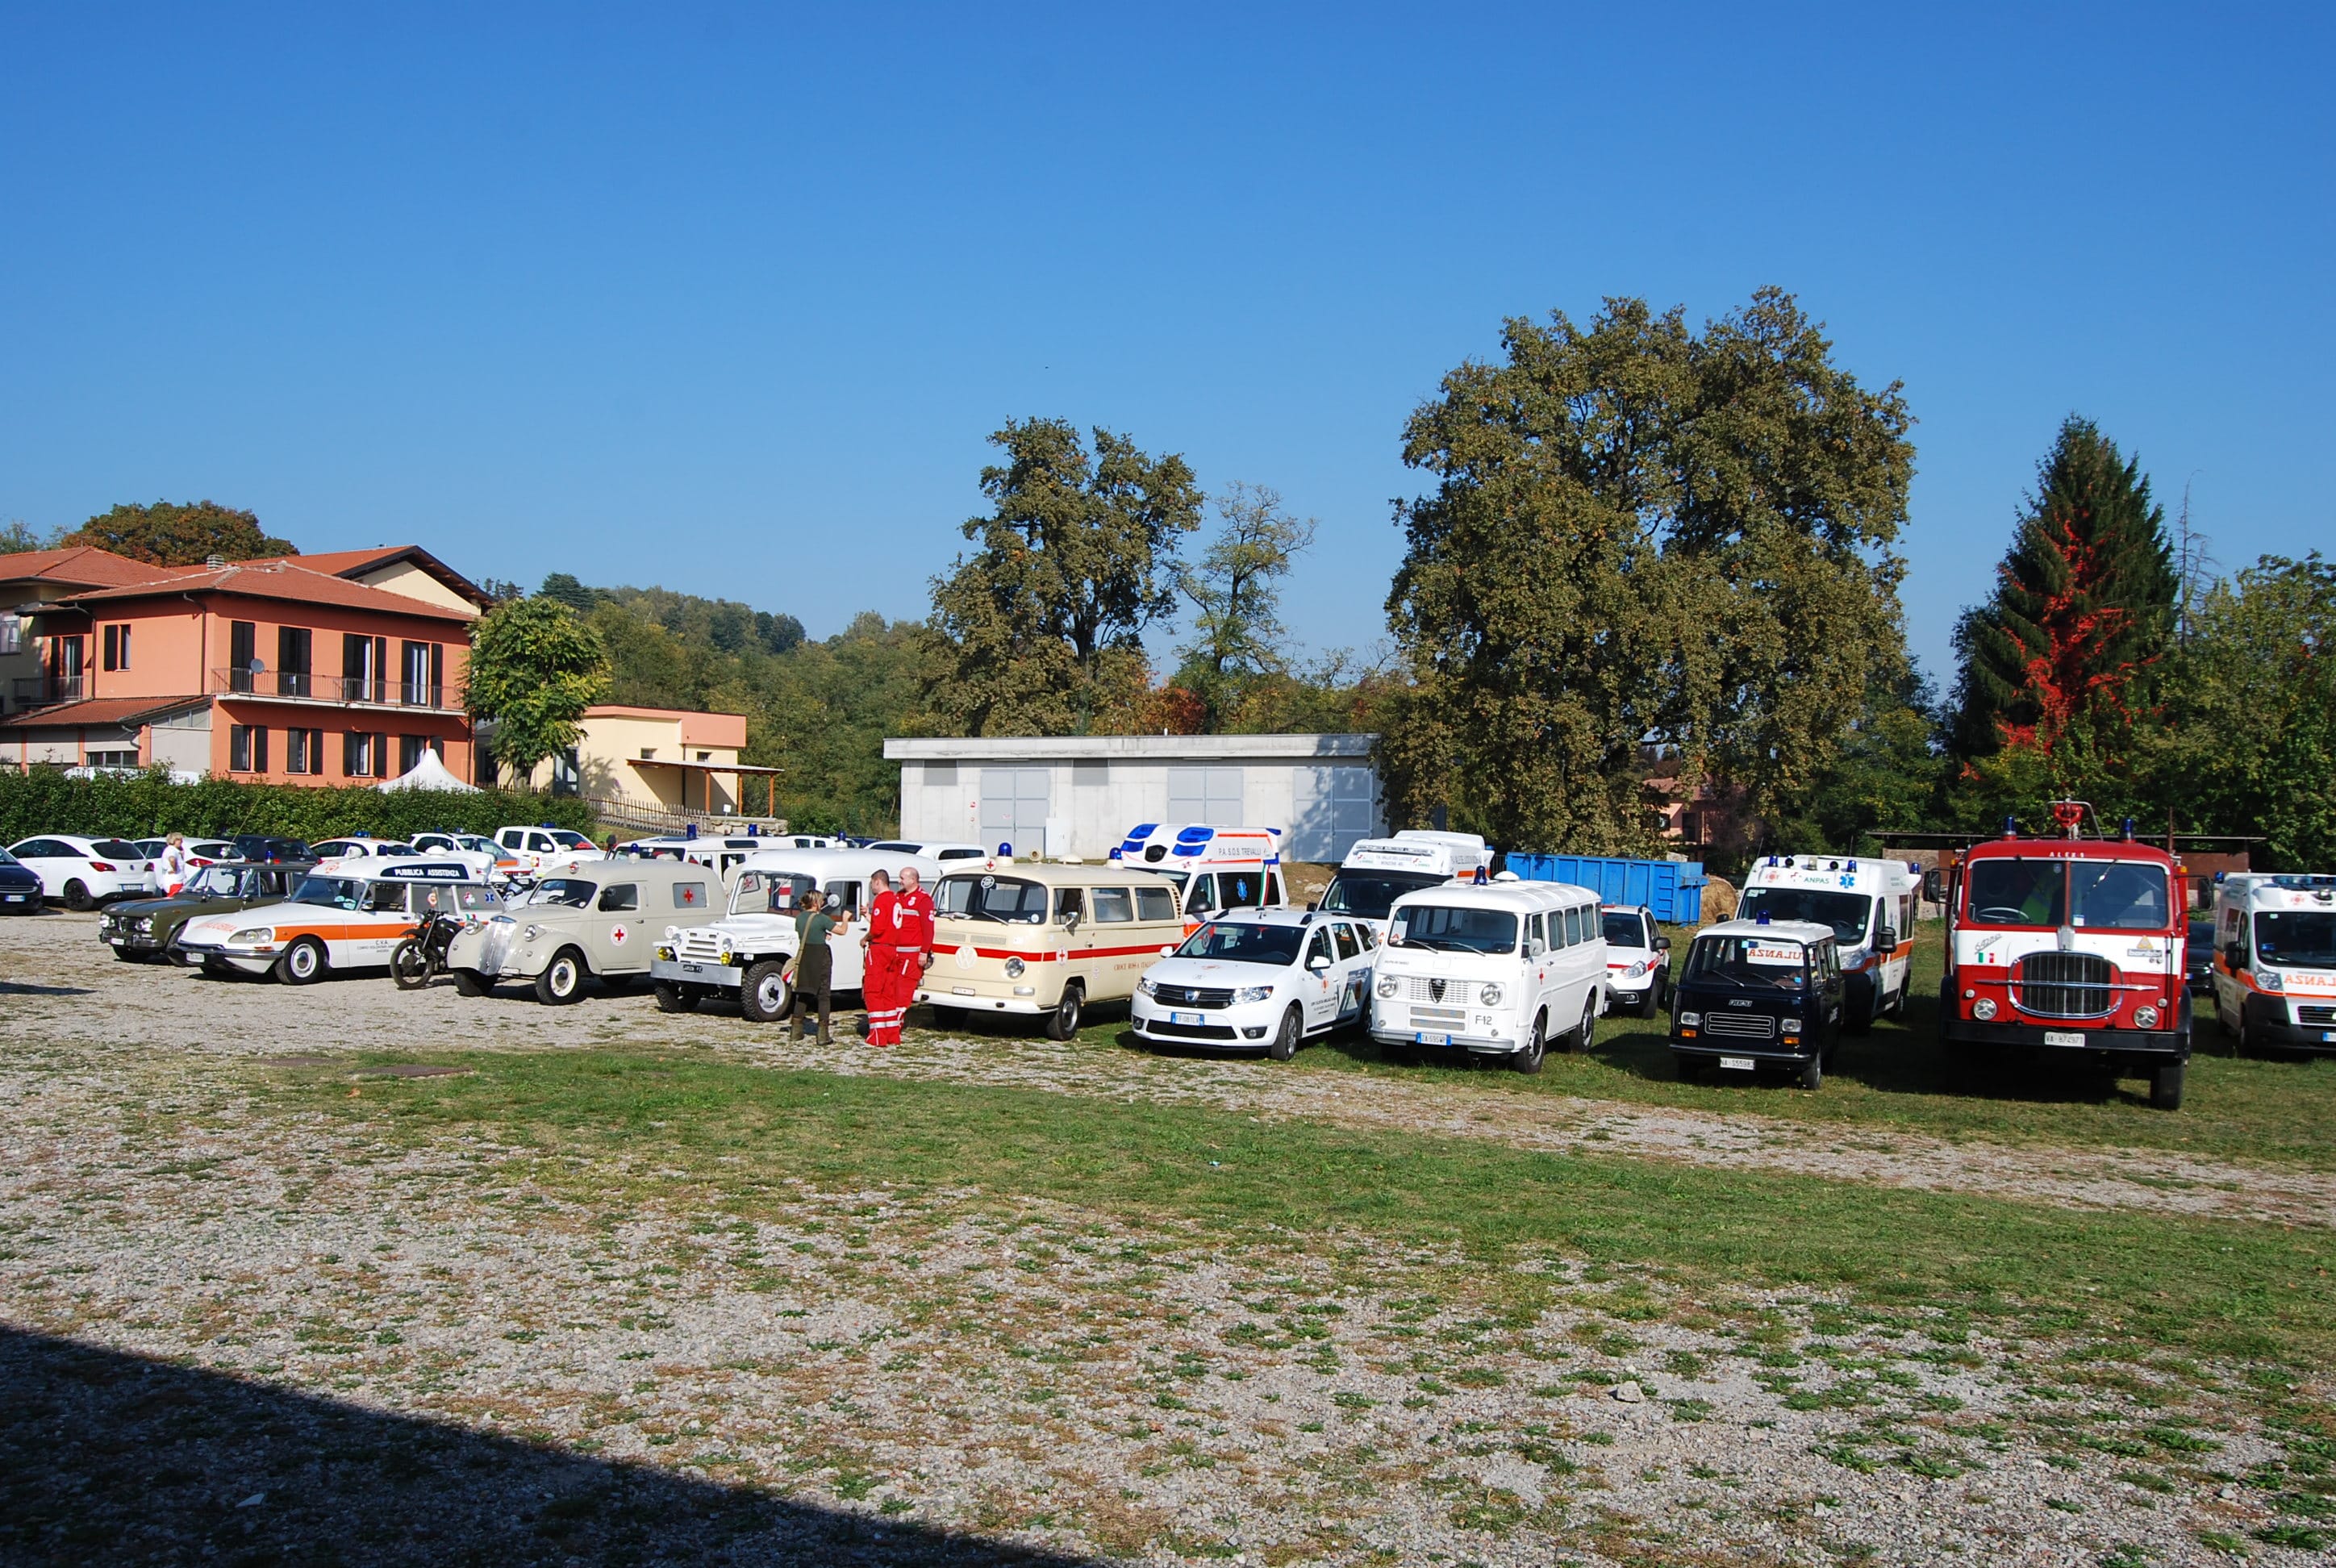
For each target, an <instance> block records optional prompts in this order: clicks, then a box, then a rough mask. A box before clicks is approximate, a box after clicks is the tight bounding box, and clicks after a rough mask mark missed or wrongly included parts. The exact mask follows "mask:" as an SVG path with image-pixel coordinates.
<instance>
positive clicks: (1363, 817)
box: [1288, 767, 1377, 865]
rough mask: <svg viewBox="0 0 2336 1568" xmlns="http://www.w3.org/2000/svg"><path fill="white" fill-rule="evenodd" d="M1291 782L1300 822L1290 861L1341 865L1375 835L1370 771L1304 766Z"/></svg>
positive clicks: (1295, 829)
mask: <svg viewBox="0 0 2336 1568" xmlns="http://www.w3.org/2000/svg"><path fill="white" fill-rule="evenodd" d="M1292 783H1293V784H1294V786H1295V787H1294V789H1293V791H1292V794H1293V797H1294V802H1295V804H1296V807H1297V810H1296V812H1295V813H1294V815H1295V816H1296V818H1297V820H1296V821H1294V822H1292V823H1290V838H1289V844H1290V848H1289V850H1288V853H1289V856H1290V859H1291V860H1296V861H1311V862H1314V863H1316V864H1318V865H1336V864H1338V862H1340V861H1342V860H1344V859H1346V858H1347V852H1348V850H1350V849H1352V848H1353V847H1354V845H1355V841H1356V840H1357V839H1367V838H1368V837H1370V836H1371V829H1372V827H1373V825H1374V823H1375V819H1376V817H1377V811H1376V809H1375V807H1376V804H1377V803H1376V801H1375V800H1374V798H1373V796H1374V794H1375V793H1376V792H1375V789H1374V785H1373V781H1372V778H1371V770H1370V769H1368V768H1367V767H1301V768H1299V770H1298V776H1297V778H1296V779H1295V780H1293V781H1292Z"/></svg>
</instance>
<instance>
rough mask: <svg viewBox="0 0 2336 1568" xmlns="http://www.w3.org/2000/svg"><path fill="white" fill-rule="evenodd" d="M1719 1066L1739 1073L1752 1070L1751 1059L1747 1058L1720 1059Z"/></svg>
mask: <svg viewBox="0 0 2336 1568" xmlns="http://www.w3.org/2000/svg"><path fill="white" fill-rule="evenodd" d="M1719 1065H1720V1066H1723V1067H1733V1068H1735V1069H1736V1070H1737V1072H1739V1073H1748V1072H1750V1071H1751V1070H1752V1058H1751V1057H1720V1058H1719Z"/></svg>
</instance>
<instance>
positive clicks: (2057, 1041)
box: [2044, 1029, 2085, 1046]
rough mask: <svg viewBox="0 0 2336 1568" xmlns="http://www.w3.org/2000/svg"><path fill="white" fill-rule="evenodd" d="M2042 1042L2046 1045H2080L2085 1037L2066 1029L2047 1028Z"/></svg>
mask: <svg viewBox="0 0 2336 1568" xmlns="http://www.w3.org/2000/svg"><path fill="white" fill-rule="evenodd" d="M2044 1043H2045V1044H2046V1045H2048V1046H2081V1045H2083V1044H2084V1043H2085V1037H2084V1036H2082V1035H2080V1034H2077V1033H2075V1032H2074V1031H2072V1030H2068V1029H2047V1030H2045V1031H2044Z"/></svg>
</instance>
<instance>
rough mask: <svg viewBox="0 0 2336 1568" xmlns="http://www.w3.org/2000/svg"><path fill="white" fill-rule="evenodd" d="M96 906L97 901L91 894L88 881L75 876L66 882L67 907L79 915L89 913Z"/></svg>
mask: <svg viewBox="0 0 2336 1568" xmlns="http://www.w3.org/2000/svg"><path fill="white" fill-rule="evenodd" d="M96 907H97V901H96V900H95V899H93V898H92V897H90V896H89V885H88V884H87V883H86V882H84V881H82V880H81V879H80V878H79V877H75V878H73V880H72V881H69V882H67V883H65V908H67V909H69V910H71V911H73V913H75V914H77V915H78V914H87V913H88V912H89V911H92V910H93V909H95V908H96Z"/></svg>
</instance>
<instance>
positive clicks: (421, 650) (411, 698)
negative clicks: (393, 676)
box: [397, 642, 446, 707]
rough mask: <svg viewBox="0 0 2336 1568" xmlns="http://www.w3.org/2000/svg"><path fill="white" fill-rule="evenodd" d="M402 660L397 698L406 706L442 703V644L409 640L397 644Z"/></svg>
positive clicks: (436, 705) (444, 654) (443, 646)
mask: <svg viewBox="0 0 2336 1568" xmlns="http://www.w3.org/2000/svg"><path fill="white" fill-rule="evenodd" d="M398 657H399V658H400V660H401V663H402V666H403V667H402V671H401V674H402V678H401V680H400V681H399V683H398V684H399V690H398V694H397V700H398V701H399V702H400V703H402V704H404V706H407V707H443V706H446V705H445V704H444V703H443V702H442V701H440V700H439V698H440V696H441V687H443V684H444V682H445V679H446V648H445V645H444V644H443V643H435V642H409V643H404V644H402V645H401V646H400V648H399V654H398Z"/></svg>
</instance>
